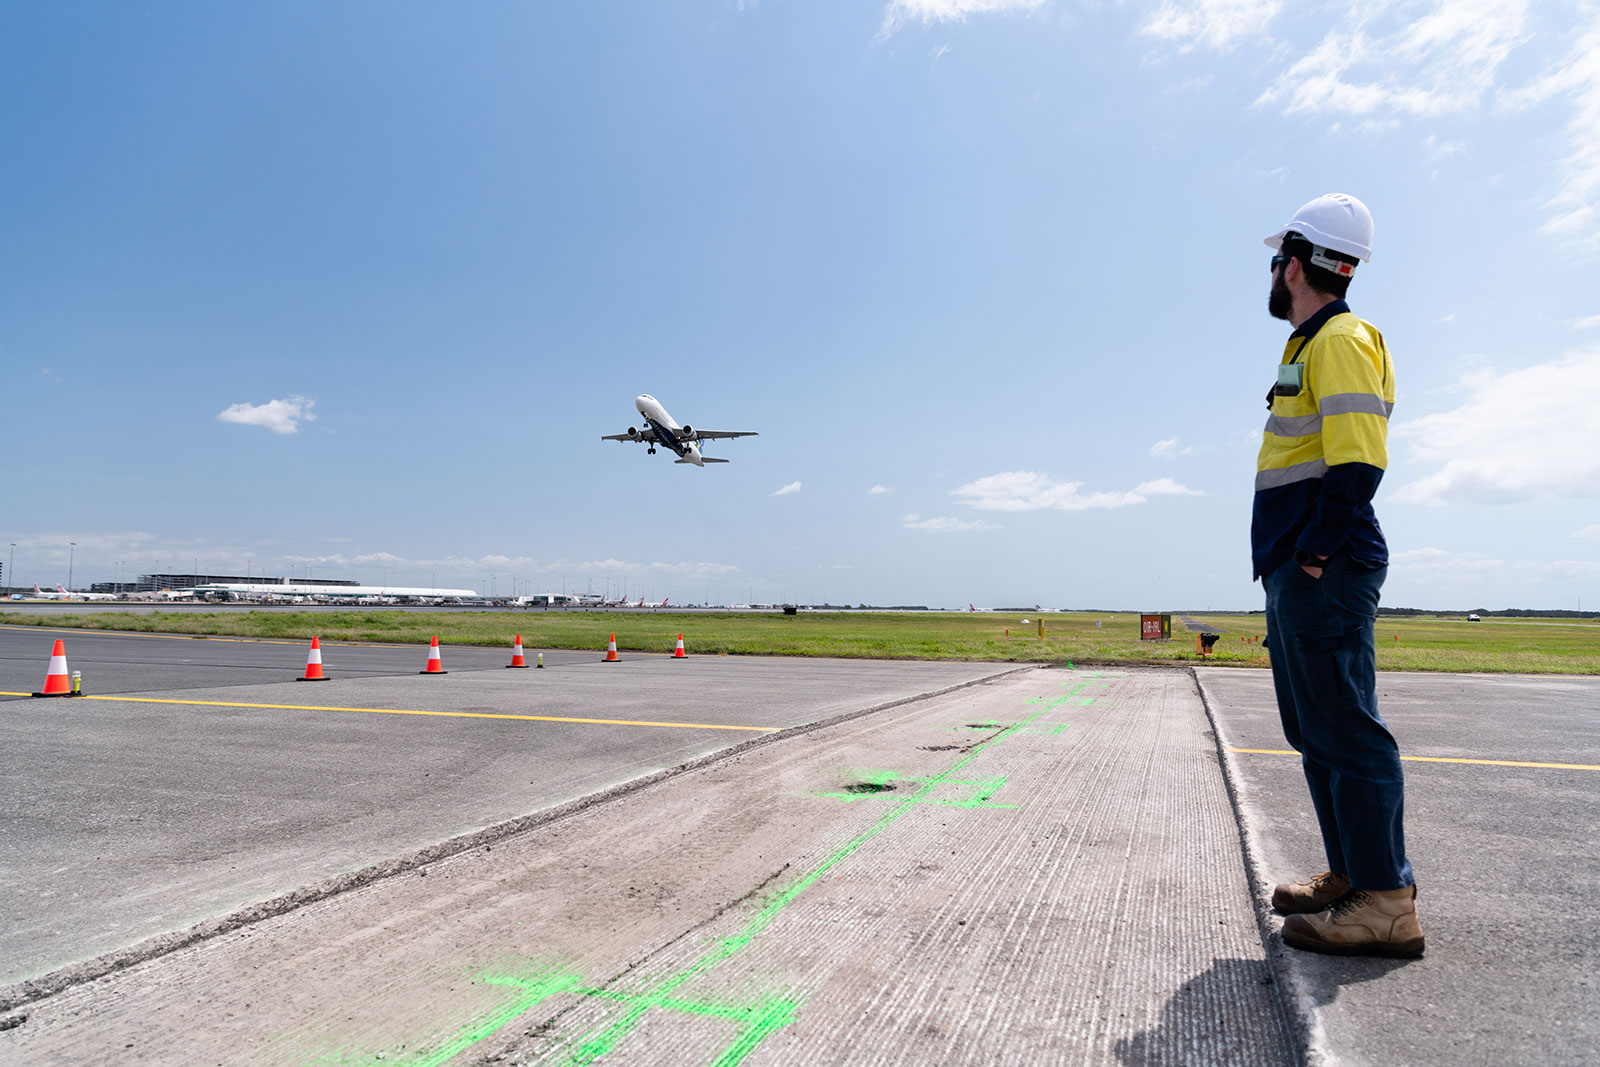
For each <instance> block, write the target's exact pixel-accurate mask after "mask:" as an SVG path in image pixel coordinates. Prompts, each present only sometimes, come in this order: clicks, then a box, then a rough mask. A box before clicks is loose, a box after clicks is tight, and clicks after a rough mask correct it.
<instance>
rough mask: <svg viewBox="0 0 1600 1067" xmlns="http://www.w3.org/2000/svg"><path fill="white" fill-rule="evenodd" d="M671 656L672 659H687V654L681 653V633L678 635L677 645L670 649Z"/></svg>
mask: <svg viewBox="0 0 1600 1067" xmlns="http://www.w3.org/2000/svg"><path fill="white" fill-rule="evenodd" d="M672 658H673V659H688V658H689V657H688V656H686V655H684V654H683V635H682V634H679V635H678V647H677V648H675V649H673V650H672Z"/></svg>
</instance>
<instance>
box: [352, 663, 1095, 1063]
mask: <svg viewBox="0 0 1600 1067" xmlns="http://www.w3.org/2000/svg"><path fill="white" fill-rule="evenodd" d="M1099 677H1121V675H1110V676H1102V675H1099V674H1094V675H1091V676H1090V678H1091V679H1093V678H1099ZM1062 684H1063V685H1069V684H1072V683H1066V682H1063V683H1062ZM1088 684H1090V683H1089V681H1083V682H1080V683H1078V685H1077V686H1076V687H1075V688H1074V689H1073V691H1072V692H1071V693H1068V694H1067V695H1066V696H1064V697H1061V698H1058V699H1057V700H1056V701H1054V702H1052V703H1050V704H1047V705H1045V706H1044V707H1042V708H1040V709H1039V710H1038V711H1037V712H1035V713H1034V714H1033V715H1030V716H1028V717H1027V718H1024V719H1022V720H1020V721H1018V722H1014V723H1011V724H1009V725H1006V726H1005V727H1003V728H1001V729H1000V732H999V733H997V734H995V736H993V737H991V738H989V739H988V740H987V741H984V742H982V743H981V744H978V745H976V746H974V747H973V749H972V751H971V752H970V753H968V754H967V755H966V756H964V757H962V758H961V759H958V760H957V761H956V762H955V763H954V764H952V765H951V766H950V767H949V768H948V769H947V770H945V771H944V772H943V773H942V774H939V775H935V776H933V777H931V778H909V777H908V778H901V777H900V776H898V775H897V774H896V773H895V772H893V771H883V772H876V776H875V777H874V778H869V779H868V781H869V782H873V783H874V784H878V785H890V784H899V783H905V784H908V785H912V784H915V785H917V786H918V788H917V789H916V791H915V792H913V793H912V794H911V795H910V796H906V797H890V798H888V799H892V800H895V801H896V803H894V804H891V805H890V806H889V807H888V809H887V810H886V811H885V812H884V813H883V815H881V816H880V817H879V818H878V820H877V821H876V822H874V823H873V824H872V825H871V826H869V827H867V828H866V829H865V830H863V831H862V832H861V833H859V834H857V835H856V836H855V837H853V838H851V839H850V840H849V841H847V842H845V843H844V844H843V845H841V846H840V847H838V848H837V849H835V850H834V851H833V852H832V853H830V854H829V855H828V856H826V857H825V858H824V859H823V860H822V861H821V862H820V863H818V864H817V865H816V866H815V867H813V868H812V869H811V870H810V871H808V872H806V874H804V875H803V876H801V877H800V878H799V879H797V880H796V881H794V882H792V883H790V884H789V885H788V886H787V887H786V888H785V889H783V890H782V891H781V892H779V893H778V894H776V895H775V896H774V897H773V898H772V899H771V900H769V901H768V902H767V903H766V905H765V906H763V907H762V908H761V909H760V910H759V911H758V912H756V914H755V915H754V916H752V917H751V919H750V921H749V922H747V923H746V924H745V926H744V927H743V929H741V930H739V931H738V932H737V933H735V934H733V935H731V936H729V937H725V938H723V939H721V940H719V941H717V942H715V943H714V944H713V945H712V947H711V948H709V949H708V950H707V951H706V952H705V953H704V954H703V955H701V956H700V957H699V958H698V959H697V960H695V961H694V962H693V963H691V964H689V966H687V967H685V968H683V969H682V970H680V971H678V972H677V973H675V974H671V975H668V976H667V977H666V978H664V979H662V980H661V981H659V982H657V983H656V984H655V985H654V986H651V987H649V988H648V989H646V990H645V991H644V992H639V993H628V992H623V991H620V990H615V989H607V988H590V987H586V986H584V985H583V984H582V982H581V981H580V979H579V978H578V977H577V976H575V975H572V974H567V973H563V972H561V971H560V970H559V969H547V970H543V971H536V972H535V973H533V974H532V975H530V976H526V977H519V976H515V975H498V974H493V975H492V974H481V975H479V976H478V977H479V979H480V980H481V981H483V982H485V983H486V984H488V985H495V986H505V987H508V988H511V989H515V990H517V991H518V992H517V994H516V995H515V996H514V997H512V998H511V1000H509V1001H508V1002H507V1003H506V1004H505V1005H503V1006H502V1007H500V1008H498V1009H496V1010H495V1011H494V1012H493V1013H492V1014H491V1015H489V1016H487V1017H485V1018H484V1019H482V1020H480V1021H478V1022H476V1023H473V1024H472V1025H470V1026H468V1027H466V1028H464V1029H463V1030H461V1031H460V1032H459V1033H458V1034H457V1035H456V1036H455V1037H454V1038H452V1039H451V1040H450V1041H449V1042H448V1043H447V1044H445V1045H444V1046H442V1047H441V1048H439V1049H438V1050H437V1051H435V1052H433V1053H431V1054H429V1055H428V1056H427V1057H425V1058H423V1059H419V1060H416V1061H414V1062H415V1064H416V1067H439V1065H441V1064H444V1063H446V1062H447V1061H449V1060H450V1059H453V1058H454V1057H455V1056H458V1055H460V1054H461V1053H462V1052H464V1051H465V1050H466V1049H468V1048H470V1047H471V1046H473V1045H475V1044H478V1043H479V1042H481V1041H484V1040H486V1039H488V1038H490V1037H492V1036H494V1034H496V1033H497V1032H499V1031H500V1030H501V1029H503V1028H504V1027H506V1026H508V1025H509V1024H510V1023H511V1022H513V1021H514V1020H515V1019H517V1018H518V1017H519V1016H521V1015H523V1014H524V1013H526V1012H528V1011H530V1010H532V1009H533V1008H534V1007H536V1006H538V1005H539V1004H540V1003H542V1002H543V1001H545V1000H548V999H549V998H551V997H553V996H558V995H562V994H567V995H573V996H580V997H586V998H594V999H599V1000H609V1001H614V1002H616V1003H618V1004H622V1005H626V1010H625V1011H624V1012H623V1013H622V1015H621V1016H620V1017H619V1018H617V1019H615V1020H614V1021H612V1022H611V1023H609V1024H606V1025H604V1026H600V1027H597V1028H596V1029H594V1030H591V1031H590V1032H589V1033H587V1034H583V1035H580V1036H578V1037H576V1038H574V1039H573V1040H572V1041H570V1042H568V1043H567V1047H568V1049H570V1052H569V1054H568V1055H567V1056H566V1058H565V1059H564V1060H551V1061H549V1062H561V1063H564V1064H568V1065H580V1064H589V1063H594V1062H595V1061H596V1060H599V1059H602V1058H604V1057H605V1056H606V1055H608V1054H609V1053H611V1052H612V1051H614V1050H615V1049H616V1047H617V1046H618V1044H619V1043H621V1042H622V1040H623V1039H624V1038H626V1037H627V1036H628V1035H629V1034H630V1033H632V1032H633V1030H634V1029H635V1028H636V1027H637V1026H638V1025H639V1023H640V1021H641V1020H642V1019H643V1018H644V1016H645V1014H646V1013H647V1012H649V1011H650V1010H651V1009H652V1008H659V1009H662V1010H665V1011H672V1012H678V1013H683V1014H688V1015H695V1016H701V1017H707V1018H715V1019H720V1020H724V1021H728V1022H732V1023H734V1024H735V1025H737V1026H738V1027H739V1033H738V1034H737V1035H736V1036H735V1037H734V1039H733V1040H732V1042H730V1043H729V1044H728V1045H727V1046H726V1047H725V1048H723V1050H722V1051H721V1052H720V1053H719V1054H718V1055H717V1057H716V1059H714V1060H713V1061H712V1062H711V1064H710V1065H709V1067H738V1065H739V1064H741V1063H743V1062H744V1060H745V1059H746V1058H747V1057H748V1056H749V1055H750V1054H751V1053H752V1052H754V1051H755V1050H756V1049H757V1048H758V1047H759V1046H760V1044H761V1043H762V1042H763V1041H764V1040H766V1038H767V1037H769V1036H771V1034H772V1033H774V1032H775V1031H777V1030H779V1029H782V1028H783V1027H784V1026H787V1025H788V1024H789V1023H790V1022H791V1021H793V1019H794V1016H795V1014H796V1013H797V1012H798V1011H799V1008H800V1004H799V1002H798V1001H795V1000H791V999H787V998H784V997H773V998H769V999H766V1000H763V1001H760V1002H759V1003H757V1004H755V1005H753V1006H736V1005H728V1004H718V1003H708V1002H703V1001H695V1000H688V999H684V998H682V997H679V996H678V995H677V992H678V990H680V989H682V988H683V987H684V986H685V985H688V984H689V983H690V982H692V981H694V980H695V979H696V978H700V977H702V976H704V975H705V974H706V973H708V972H709V971H711V970H712V969H713V968H714V967H716V966H717V965H718V964H720V963H722V962H724V961H725V960H727V959H729V958H731V957H732V956H734V955H736V954H737V953H739V952H740V951H742V950H743V949H745V948H747V947H749V945H750V944H751V943H752V942H753V941H754V940H755V939H756V937H758V936H759V935H760V934H761V933H762V932H763V931H765V930H766V929H767V928H768V927H769V926H771V925H772V923H773V922H774V921H775V920H776V919H777V917H778V915H779V914H780V913H781V912H782V911H783V910H784V909H785V908H786V907H788V906H789V905H790V904H791V903H793V902H794V901H795V899H796V898H798V897H799V896H800V895H801V894H802V893H804V892H805V891H806V890H808V889H810V888H811V887H812V886H813V885H815V884H816V883H817V882H818V881H819V880H820V879H822V878H823V877H824V876H825V875H827V874H828V872H830V871H832V870H833V869H834V868H835V867H837V866H838V865H839V864H841V863H843V862H844V861H845V860H847V859H849V858H850V857H851V856H853V855H854V854H855V853H856V852H858V851H859V850H860V849H861V848H862V847H863V846H864V845H866V844H867V843H868V842H869V841H871V840H872V839H873V838H875V837H877V836H878V835H879V834H881V833H883V832H884V831H885V830H887V829H888V828H889V827H891V826H893V825H894V824H895V823H896V822H898V821H899V820H900V819H901V818H902V817H904V816H905V815H906V814H907V813H909V812H912V811H915V810H917V809H918V808H919V807H921V806H923V805H924V804H945V805H950V806H955V807H965V808H977V807H999V808H1014V807H1017V805H1014V804H995V803H992V802H991V801H990V798H991V797H992V796H993V794H994V792H996V791H997V790H998V789H999V788H1000V787H1001V786H1002V785H1004V784H1005V779H1004V778H991V779H977V780H971V779H961V778H956V777H954V776H955V775H957V774H959V773H960V772H962V771H963V770H965V769H966V768H967V767H968V766H970V765H971V764H972V762H973V761H974V760H976V759H977V758H978V757H979V756H980V755H981V754H983V752H984V751H985V750H987V749H989V748H992V747H994V746H995V745H997V744H1000V743H1001V742H1002V741H1006V740H1008V739H1010V738H1012V737H1015V736H1017V735H1018V734H1020V733H1023V732H1026V731H1028V730H1029V729H1030V728H1033V727H1040V726H1044V727H1050V728H1051V730H1052V732H1054V733H1059V732H1060V731H1061V730H1062V729H1065V727H1066V726H1067V724H1066V723H1059V724H1056V723H1039V722H1038V720H1039V719H1040V718H1041V717H1042V716H1043V715H1045V714H1046V713H1047V712H1048V711H1050V710H1052V709H1053V708H1055V707H1058V706H1060V705H1061V704H1063V703H1065V702H1067V701H1069V700H1072V699H1073V698H1075V697H1078V696H1080V695H1081V694H1082V691H1083V689H1084V687H1086V686H1087V685H1088ZM1098 684H1100V685H1101V686H1108V685H1109V684H1110V683H1108V682H1100V683H1098ZM1042 700H1043V698H1042V697H1035V698H1033V699H1032V700H1029V701H1027V703H1030V704H1038V703H1039V702H1040V701H1042ZM1092 701H1093V698H1088V699H1087V700H1085V701H1080V706H1081V705H1082V704H1083V703H1092ZM948 785H959V786H963V787H973V788H975V790H976V791H975V792H974V793H973V794H972V795H971V796H970V797H969V798H968V799H966V800H963V801H949V800H938V799H934V798H933V797H932V796H931V794H932V792H933V791H934V790H935V789H937V788H939V787H941V786H948ZM867 795H872V794H867ZM877 795H881V794H877ZM823 796H826V797H829V798H833V799H840V800H847V801H848V800H859V799H862V795H861V794H849V793H827V794H823ZM369 1062H376V1061H369ZM386 1062H398V1061H394V1060H388V1061H386Z"/></svg>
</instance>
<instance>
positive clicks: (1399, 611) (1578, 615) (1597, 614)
mask: <svg viewBox="0 0 1600 1067" xmlns="http://www.w3.org/2000/svg"><path fill="white" fill-rule="evenodd" d="M1378 614H1379V615H1462V616H1465V615H1482V616H1484V617H1485V618H1487V617H1488V616H1490V615H1494V616H1498V617H1499V618H1502V619H1594V618H1600V611H1572V610H1570V609H1567V608H1503V609H1501V610H1500V611H1490V610H1489V609H1488V608H1469V609H1467V610H1466V611H1438V610H1435V609H1433V608H1384V607H1380V608H1379V609H1378Z"/></svg>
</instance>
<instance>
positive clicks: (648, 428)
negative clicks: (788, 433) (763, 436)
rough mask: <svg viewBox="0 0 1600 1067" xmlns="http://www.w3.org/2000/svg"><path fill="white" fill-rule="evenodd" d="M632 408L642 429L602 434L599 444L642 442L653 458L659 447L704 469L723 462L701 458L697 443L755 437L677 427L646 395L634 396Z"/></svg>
mask: <svg viewBox="0 0 1600 1067" xmlns="http://www.w3.org/2000/svg"><path fill="white" fill-rule="evenodd" d="M633 406H634V407H636V408H638V409H639V414H640V416H641V417H642V418H643V419H644V427H643V428H642V429H641V428H640V427H637V426H629V427H628V432H627V433H613V434H606V435H605V436H603V437H601V438H600V440H602V441H642V442H644V443H645V444H647V445H649V446H650V451H649V454H650V455H655V451H656V445H658V444H659V445H663V446H665V447H666V448H670V449H672V451H673V452H675V453H677V456H678V458H677V459H675V460H673V462H674V463H693V464H694V465H695V466H696V467H704V466H705V465H706V464H707V463H726V462H728V461H727V460H725V459H714V458H712V457H711V456H707V455H702V454H701V452H700V442H701V441H710V440H714V439H716V438H722V437H756V436H758V435H757V433H756V431H754V430H696V429H695V428H694V427H693V426H687V425H685V426H679V425H678V422H677V420H676V419H674V418H673V417H672V416H671V415H669V414H667V409H666V408H664V407H662V406H661V403H660V401H658V400H656V398H655V397H653V396H651V395H650V394H649V393H641V394H640V395H639V396H636V397H634V399H633Z"/></svg>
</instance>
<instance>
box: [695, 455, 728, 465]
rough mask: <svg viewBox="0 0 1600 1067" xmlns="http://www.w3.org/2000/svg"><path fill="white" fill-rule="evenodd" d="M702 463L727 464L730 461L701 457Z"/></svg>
mask: <svg viewBox="0 0 1600 1067" xmlns="http://www.w3.org/2000/svg"><path fill="white" fill-rule="evenodd" d="M700 462H701V463H726V462H728V461H727V460H725V459H713V458H711V457H710V456H701V457H700Z"/></svg>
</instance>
